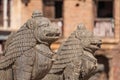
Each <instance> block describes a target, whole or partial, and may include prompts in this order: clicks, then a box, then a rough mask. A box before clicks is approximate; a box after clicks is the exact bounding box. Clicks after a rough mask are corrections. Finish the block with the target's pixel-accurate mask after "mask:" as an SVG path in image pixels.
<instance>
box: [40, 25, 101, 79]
mask: <svg viewBox="0 0 120 80" xmlns="http://www.w3.org/2000/svg"><path fill="white" fill-rule="evenodd" d="M100 45H101V40H100V39H98V38H96V37H95V36H93V34H92V32H90V31H88V30H86V28H85V27H84V25H78V27H77V29H76V30H75V31H74V32H73V33H72V34H71V35H70V36H69V37H68V39H67V40H66V41H65V42H64V43H63V44H62V45H61V47H60V48H59V49H58V52H57V54H58V57H57V60H56V61H55V62H54V64H53V66H52V69H51V70H50V72H49V74H47V75H46V76H45V78H44V79H42V80H88V78H89V77H90V76H91V75H92V73H93V72H94V71H95V70H96V67H97V60H96V58H95V57H94V52H95V51H96V50H98V49H99V48H100Z"/></svg>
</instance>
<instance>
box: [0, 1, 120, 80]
mask: <svg viewBox="0 0 120 80" xmlns="http://www.w3.org/2000/svg"><path fill="white" fill-rule="evenodd" d="M34 10H40V11H41V12H42V13H43V14H44V16H46V17H48V18H49V19H50V20H51V21H52V22H55V23H57V24H58V26H59V27H60V28H61V30H62V37H61V40H63V39H65V38H67V37H68V36H69V35H70V33H71V32H72V31H73V30H74V29H76V26H77V25H78V24H80V23H83V24H84V25H85V26H86V28H87V29H89V30H90V31H92V32H93V33H94V35H95V36H98V37H100V38H101V39H102V41H103V44H102V49H101V50H100V51H98V52H97V53H96V57H97V58H98V59H100V63H101V64H104V66H105V71H104V72H103V73H102V74H101V75H100V76H102V77H103V79H102V77H101V80H117V79H115V76H116V74H115V73H114V68H115V66H113V64H112V63H117V62H115V61H116V60H115V57H114V56H112V54H111V53H109V50H111V49H113V48H114V47H115V46H116V45H117V44H118V43H120V0H0V43H1V45H0V48H1V49H0V51H1V53H2V49H3V48H4V46H3V45H4V42H5V40H6V39H7V38H8V35H9V34H10V33H11V32H13V31H16V30H18V29H19V28H20V26H22V25H23V24H24V23H25V22H26V21H27V19H29V18H30V17H31V14H32V12H33V11H34ZM60 43H61V41H58V42H56V43H55V44H54V45H53V48H54V49H56V48H58V47H59V44H60ZM101 60H103V62H101ZM117 74H118V73H117ZM119 74H120V73H119ZM119 74H118V75H119ZM105 77H106V78H105ZM99 79H100V78H99ZM99 79H98V80H99Z"/></svg>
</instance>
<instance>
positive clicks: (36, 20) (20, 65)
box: [0, 11, 60, 80]
mask: <svg viewBox="0 0 120 80" xmlns="http://www.w3.org/2000/svg"><path fill="white" fill-rule="evenodd" d="M59 37H60V30H59V29H58V28H57V27H56V25H55V24H53V23H51V22H50V20H48V19H47V18H45V17H43V15H42V14H41V13H40V12H39V11H34V12H33V14H32V18H31V19H29V20H28V21H27V22H26V23H25V24H24V25H23V26H22V27H21V28H20V29H19V30H18V31H17V32H15V33H13V34H12V35H11V36H10V37H9V39H8V40H7V41H6V45H5V50H4V53H3V55H2V56H1V58H0V80H41V79H42V78H43V77H44V76H45V75H46V74H47V73H48V72H49V70H50V69H51V66H52V63H53V56H54V55H55V53H53V51H51V49H50V45H51V43H52V42H54V41H56V40H57V39H58V38H59Z"/></svg>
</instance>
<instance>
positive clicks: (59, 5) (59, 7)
mask: <svg viewBox="0 0 120 80" xmlns="http://www.w3.org/2000/svg"><path fill="white" fill-rule="evenodd" d="M62 6H63V2H62V1H55V18H62V8H63V7H62Z"/></svg>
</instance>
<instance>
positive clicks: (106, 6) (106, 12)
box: [97, 0, 113, 18]
mask: <svg viewBox="0 0 120 80" xmlns="http://www.w3.org/2000/svg"><path fill="white" fill-rule="evenodd" d="M97 14H98V15H97V17H98V18H112V17H113V0H112V1H98V7H97Z"/></svg>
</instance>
